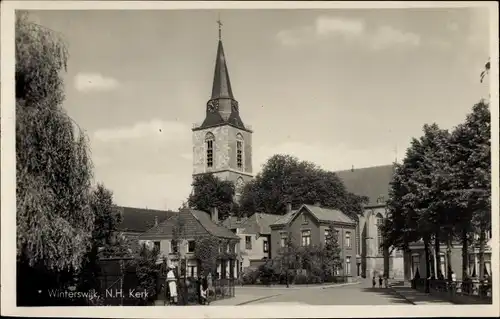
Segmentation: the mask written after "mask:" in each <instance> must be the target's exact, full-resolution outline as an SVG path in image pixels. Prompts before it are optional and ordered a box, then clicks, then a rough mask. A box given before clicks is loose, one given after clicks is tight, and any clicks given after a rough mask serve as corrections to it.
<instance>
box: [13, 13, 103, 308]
mask: <svg viewBox="0 0 500 319" xmlns="http://www.w3.org/2000/svg"><path fill="white" fill-rule="evenodd" d="M15 48H16V49H15V53H16V70H15V80H16V177H17V191H16V201H17V261H18V272H17V273H18V289H17V290H18V292H19V294H18V304H20V305H21V304H24V303H28V304H29V303H31V302H34V300H35V298H38V299H39V300H41V299H40V294H39V293H38V290H43V289H45V288H50V287H58V288H62V287H64V285H67V284H69V281H70V280H71V279H72V277H73V276H72V274H71V273H72V272H74V271H75V270H77V269H79V268H80V267H81V265H82V262H83V259H84V256H85V254H86V252H87V251H88V248H89V247H90V245H91V240H90V239H91V236H92V231H93V224H94V214H93V212H92V210H91V207H90V199H91V177H92V170H91V162H90V158H89V152H88V142H87V138H86V136H85V135H84V134H83V133H82V132H80V133H77V132H75V128H74V123H73V122H72V120H71V118H70V117H69V116H68V115H67V114H66V113H65V111H64V110H63V108H62V106H61V104H62V102H63V100H64V89H63V79H62V77H61V72H62V71H64V70H65V67H66V61H67V55H68V53H67V49H66V45H65V44H64V43H63V41H62V40H61V38H60V37H58V36H57V35H56V34H55V33H54V32H52V31H51V30H49V29H47V28H44V27H42V26H39V25H36V24H34V23H32V22H30V21H29V20H28V16H27V15H25V14H19V15H17V16H16V38H15ZM63 273H66V274H67V275H63ZM31 294H33V295H31Z"/></svg>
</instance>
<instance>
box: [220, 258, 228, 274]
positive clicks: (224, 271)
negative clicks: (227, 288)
mask: <svg viewBox="0 0 500 319" xmlns="http://www.w3.org/2000/svg"><path fill="white" fill-rule="evenodd" d="M220 269H221V271H220V272H221V278H222V279H225V278H226V277H227V260H222V262H221V267H220Z"/></svg>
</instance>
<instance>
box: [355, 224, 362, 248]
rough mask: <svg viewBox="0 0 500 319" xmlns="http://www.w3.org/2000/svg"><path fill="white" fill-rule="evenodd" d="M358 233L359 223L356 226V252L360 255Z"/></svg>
mask: <svg viewBox="0 0 500 319" xmlns="http://www.w3.org/2000/svg"><path fill="white" fill-rule="evenodd" d="M360 237H361V236H360V234H359V224H358V227H356V253H357V254H358V255H361V238H360Z"/></svg>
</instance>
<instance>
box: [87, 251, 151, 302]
mask: <svg viewBox="0 0 500 319" xmlns="http://www.w3.org/2000/svg"><path fill="white" fill-rule="evenodd" d="M130 260H131V258H106V259H101V260H100V261H99V265H100V274H99V275H98V277H97V278H98V280H99V283H100V284H99V287H98V289H99V291H98V293H99V296H100V298H99V300H98V301H97V302H98V305H103V306H139V305H146V304H148V299H151V298H154V296H151V295H150V294H141V291H138V289H137V287H138V286H139V280H138V278H137V274H136V269H135V267H134V266H132V265H130V264H129V261H130ZM94 302H95V301H94Z"/></svg>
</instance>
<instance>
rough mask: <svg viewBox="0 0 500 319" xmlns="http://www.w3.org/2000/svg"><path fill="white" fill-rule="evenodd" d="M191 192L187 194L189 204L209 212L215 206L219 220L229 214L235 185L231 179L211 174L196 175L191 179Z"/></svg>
mask: <svg viewBox="0 0 500 319" xmlns="http://www.w3.org/2000/svg"><path fill="white" fill-rule="evenodd" d="M192 186H193V192H192V193H191V195H189V198H188V203H189V206H190V207H192V208H195V209H199V210H202V211H206V212H209V211H210V210H211V209H212V207H217V209H218V211H219V220H224V219H225V218H226V217H227V216H229V215H230V213H231V209H232V207H233V200H234V194H235V186H234V183H233V182H231V181H225V180H224V181H223V180H221V179H219V178H218V177H217V176H215V175H213V174H205V175H200V176H196V177H195V178H194V181H193V184H192Z"/></svg>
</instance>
